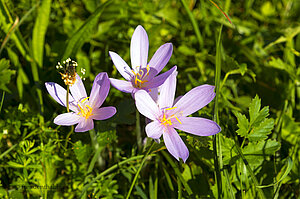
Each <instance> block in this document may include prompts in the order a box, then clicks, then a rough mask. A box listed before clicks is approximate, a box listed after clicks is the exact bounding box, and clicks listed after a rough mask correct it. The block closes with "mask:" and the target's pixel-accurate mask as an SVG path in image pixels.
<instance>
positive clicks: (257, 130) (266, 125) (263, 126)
mask: <svg viewBox="0 0 300 199" xmlns="http://www.w3.org/2000/svg"><path fill="white" fill-rule="evenodd" d="M273 128H274V119H272V118H269V119H265V120H264V121H263V122H261V123H260V125H259V126H257V127H254V128H253V129H252V130H251V131H250V133H249V137H248V138H249V140H250V141H254V142H255V141H259V140H264V139H266V138H268V136H267V135H268V134H270V133H271V130H272V129H273Z"/></svg>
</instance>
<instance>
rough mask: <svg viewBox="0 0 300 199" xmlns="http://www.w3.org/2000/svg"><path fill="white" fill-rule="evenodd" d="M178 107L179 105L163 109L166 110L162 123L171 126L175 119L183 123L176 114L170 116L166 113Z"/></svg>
mask: <svg viewBox="0 0 300 199" xmlns="http://www.w3.org/2000/svg"><path fill="white" fill-rule="evenodd" d="M176 108H177V107H172V108H166V109H164V110H163V111H164V115H163V117H162V118H161V119H160V122H161V124H162V125H164V126H165V127H167V126H171V125H173V123H174V119H175V121H178V122H179V123H180V124H182V123H181V121H180V120H179V119H178V117H177V116H176V114H173V115H171V116H168V114H166V113H167V111H169V110H173V109H176ZM171 119H173V123H172V120H171Z"/></svg>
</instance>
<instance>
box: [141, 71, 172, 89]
mask: <svg viewBox="0 0 300 199" xmlns="http://www.w3.org/2000/svg"><path fill="white" fill-rule="evenodd" d="M176 69H177V66H174V67H173V68H171V69H170V70H168V71H167V72H165V73H163V74H161V75H158V76H156V77H154V78H153V79H152V80H150V81H149V82H146V83H144V86H145V87H146V88H148V89H151V88H156V87H158V86H160V85H162V84H163V83H164V82H165V81H166V79H167V78H168V77H169V76H170V75H171V74H172V73H173V72H174V71H175V70H176Z"/></svg>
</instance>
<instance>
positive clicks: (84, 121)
mask: <svg viewBox="0 0 300 199" xmlns="http://www.w3.org/2000/svg"><path fill="white" fill-rule="evenodd" d="M45 86H46V88H47V90H48V92H49V94H50V95H51V96H52V97H53V99H54V100H55V101H57V102H58V103H59V104H60V105H62V106H66V95H67V91H66V90H65V89H64V88H63V87H61V86H60V85H58V84H56V83H54V82H46V83H45ZM109 86H110V83H109V79H108V76H107V73H99V74H98V75H97V77H96V78H95V80H94V83H93V87H92V91H91V94H90V97H87V94H86V90H85V88H84V85H83V83H82V80H81V78H80V77H79V75H78V74H76V82H75V83H74V84H73V85H72V86H70V92H71V94H69V107H70V110H72V111H73V112H69V113H63V114H60V115H58V116H57V117H56V118H55V119H54V123H55V124H57V125H63V126H71V125H74V124H77V123H78V125H77V126H76V128H75V132H84V131H88V130H91V129H93V128H94V122H93V120H105V119H108V118H110V117H112V116H113V115H114V114H115V113H116V108H115V107H112V106H109V107H102V108H100V106H101V105H102V104H103V102H104V100H105V98H106V97H107V94H108V92H109Z"/></svg>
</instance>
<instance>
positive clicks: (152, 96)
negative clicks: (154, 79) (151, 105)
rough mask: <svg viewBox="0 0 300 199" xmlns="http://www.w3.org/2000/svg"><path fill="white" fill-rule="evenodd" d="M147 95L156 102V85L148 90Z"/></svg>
mask: <svg viewBox="0 0 300 199" xmlns="http://www.w3.org/2000/svg"><path fill="white" fill-rule="evenodd" d="M149 95H150V96H151V98H152V99H153V100H154V101H155V102H157V100H158V87H156V88H152V89H151V91H150V92H149Z"/></svg>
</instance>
